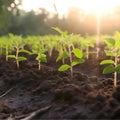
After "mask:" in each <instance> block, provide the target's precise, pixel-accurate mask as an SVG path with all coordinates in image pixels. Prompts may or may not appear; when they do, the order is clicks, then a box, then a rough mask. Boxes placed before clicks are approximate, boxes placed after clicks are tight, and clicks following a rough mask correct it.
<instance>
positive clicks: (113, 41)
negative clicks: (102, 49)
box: [105, 38, 115, 47]
mask: <svg viewBox="0 0 120 120" xmlns="http://www.w3.org/2000/svg"><path fill="white" fill-rule="evenodd" d="M105 42H106V44H107V45H108V46H110V47H114V45H115V40H114V39H113V38H108V39H107V40H105Z"/></svg>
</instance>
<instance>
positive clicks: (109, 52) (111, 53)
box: [104, 50, 114, 56]
mask: <svg viewBox="0 0 120 120" xmlns="http://www.w3.org/2000/svg"><path fill="white" fill-rule="evenodd" d="M104 51H105V54H106V55H107V56H113V55H114V53H113V52H112V51H110V50H104Z"/></svg>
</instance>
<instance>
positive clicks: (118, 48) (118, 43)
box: [100, 32, 120, 88]
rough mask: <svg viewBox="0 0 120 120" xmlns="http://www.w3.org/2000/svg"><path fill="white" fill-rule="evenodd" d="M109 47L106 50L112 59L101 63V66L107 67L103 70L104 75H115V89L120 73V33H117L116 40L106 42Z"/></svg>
mask: <svg viewBox="0 0 120 120" xmlns="http://www.w3.org/2000/svg"><path fill="white" fill-rule="evenodd" d="M105 42H106V44H107V47H106V50H105V54H106V56H111V57H112V58H113V59H112V58H111V59H108V60H103V61H101V63H100V64H101V65H107V66H106V67H105V68H104V69H103V74H109V73H114V88H116V87H117V73H120V64H119V63H118V61H119V57H120V33H119V32H116V34H115V36H114V38H109V39H106V40H105Z"/></svg>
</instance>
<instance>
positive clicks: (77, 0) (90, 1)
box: [21, 0, 120, 15]
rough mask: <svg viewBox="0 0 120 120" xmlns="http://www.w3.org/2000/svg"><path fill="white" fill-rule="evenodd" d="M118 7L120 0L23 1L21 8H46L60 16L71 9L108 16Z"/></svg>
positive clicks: (35, 9) (27, 9)
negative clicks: (107, 14)
mask: <svg viewBox="0 0 120 120" xmlns="http://www.w3.org/2000/svg"><path fill="white" fill-rule="evenodd" d="M54 5H55V6H54ZM118 5H120V0H23V4H22V6H21V8H22V9H24V10H26V11H30V10H34V11H37V10H38V9H39V8H45V9H46V10H47V11H49V12H53V13H55V12H56V11H57V12H58V14H59V15H63V14H67V13H68V11H69V8H71V7H77V8H81V9H83V10H84V11H85V12H86V13H95V14H98V13H99V14H106V13H110V12H112V11H113V9H114V7H116V6H118ZM55 7H56V9H55Z"/></svg>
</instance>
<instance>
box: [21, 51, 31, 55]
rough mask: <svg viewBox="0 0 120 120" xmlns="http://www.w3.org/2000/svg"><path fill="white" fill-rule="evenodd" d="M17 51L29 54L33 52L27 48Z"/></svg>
mask: <svg viewBox="0 0 120 120" xmlns="http://www.w3.org/2000/svg"><path fill="white" fill-rule="evenodd" d="M19 52H23V53H27V54H29V55H31V54H33V53H32V52H30V51H28V50H20V51H19Z"/></svg>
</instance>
